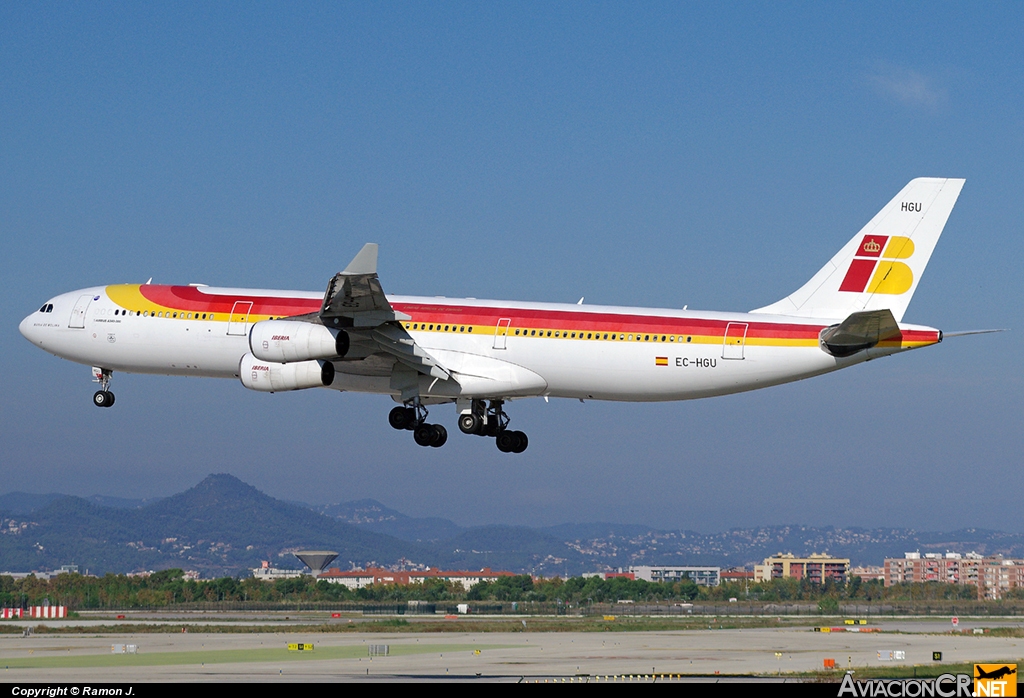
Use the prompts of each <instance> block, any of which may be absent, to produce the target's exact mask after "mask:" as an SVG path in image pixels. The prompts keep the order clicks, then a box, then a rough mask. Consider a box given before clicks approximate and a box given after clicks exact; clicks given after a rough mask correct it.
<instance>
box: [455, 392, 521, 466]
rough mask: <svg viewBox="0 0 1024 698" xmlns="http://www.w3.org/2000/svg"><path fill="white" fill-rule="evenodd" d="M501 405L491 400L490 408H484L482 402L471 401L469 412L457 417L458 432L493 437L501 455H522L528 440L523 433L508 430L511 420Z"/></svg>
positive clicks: (499, 401) (500, 402)
mask: <svg viewBox="0 0 1024 698" xmlns="http://www.w3.org/2000/svg"><path fill="white" fill-rule="evenodd" d="M502 404H504V402H503V401H502V400H491V404H490V407H486V406H485V403H484V401H483V400H473V403H472V407H471V411H470V412H466V413H465V414H460V415H459V430H460V431H461V432H462V433H463V434H476V435H477V436H493V437H494V441H495V444H496V445H497V446H498V450H499V451H501V452H502V453H522V452H523V451H525V450H526V447H527V446H529V444H530V440H529V439H528V438H527V437H526V434H524V433H523V432H521V431H512V430H510V429H509V428H508V424H509V422H510V421H511V420H510V419H509V416H508V415H507V414H506V413H505V411H504V410H503V409H502V408H501V406H502Z"/></svg>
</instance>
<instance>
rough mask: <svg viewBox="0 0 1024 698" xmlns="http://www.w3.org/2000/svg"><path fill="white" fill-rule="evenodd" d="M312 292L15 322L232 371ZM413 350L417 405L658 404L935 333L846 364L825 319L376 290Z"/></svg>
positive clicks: (151, 358)
mask: <svg viewBox="0 0 1024 698" xmlns="http://www.w3.org/2000/svg"><path fill="white" fill-rule="evenodd" d="M322 297H323V294H320V293H307V292H297V291H268V290H253V289H227V288H209V287H191V286H187V287H180V286H179V287H171V286H148V285H141V286H139V285H123V286H99V287H95V288H88V289H82V290H79V291H74V292H71V293H66V294H63V295H60V296H57V297H56V298H53V299H52V300H50V301H49V302H48V303H47V304H46V305H44V306H43V307H42V308H41V309H40V310H39V311H36V312H34V313H32V314H31V315H29V316H28V317H26V318H25V319H24V321H23V322H22V323H21V326H20V330H21V333H22V334H23V335H24V336H25V337H26V338H27V339H29V340H30V341H31V342H32V343H33V344H36V345H37V346H39V347H41V348H42V349H44V350H46V351H48V352H50V353H52V354H55V355H57V356H60V357H63V358H66V359H69V360H71V361H75V362H78V363H81V364H85V365H89V366H95V367H98V368H101V369H105V370H107V371H115V372H116V371H124V372H129V373H152V374H166V375H185V376H208V377H220V378H239V375H240V364H241V362H242V360H243V358H244V357H245V356H246V355H247V354H249V352H250V344H249V336H248V335H249V330H250V329H251V327H252V325H253V324H254V323H255V322H259V321H261V320H266V319H287V318H288V317H289V316H292V315H302V314H306V313H309V312H315V311H316V310H317V309H318V308H319V307H320V303H321V300H322ZM388 301H389V302H390V303H391V305H392V306H393V307H394V308H395V309H396V310H398V311H401V312H402V313H403V314H404V316H407V317H408V318H409V319H408V320H403V321H402V322H401V325H402V327H403V328H404V329H405V331H406V332H407V333H408V335H409V336H410V337H412V338H413V339H414V340H415V343H416V345H418V346H419V347H421V348H422V349H423V350H425V351H426V352H428V353H429V354H430V356H431V357H433V359H435V360H436V361H437V362H439V363H440V364H442V365H443V366H444V367H445V368H446V369H448V370H449V371H450V372H451V376H452V380H438V379H436V378H432V377H431V376H428V375H421V376H419V382H420V385H419V393H420V395H422V396H423V398H425V399H430V400H434V401H446V400H454V399H467V398H469V399H509V398H516V397H528V396H550V397H567V398H582V399H598V400H621V401H661V400H685V399H692V398H700V397H708V396H713V395H723V394H728V393H735V392H741V391H745V390H753V389H756V388H762V387H767V386H771V385H777V384H780V383H786V382H790V381H794V380H799V379H802V378H807V377H810V376H815V375H819V374H822V373H826V372H829V371H833V370H836V369H839V368H843V367H845V366H850V365H853V364H856V363H860V362H862V361H865V360H868V359H871V358H875V357H879V356H885V355H889V354H893V353H896V352H899V351H903V350H907V349H911V348H916V347H919V346H924V345H927V344H933V343H935V342H937V341H940V339H941V333H939V332H938V331H937V330H934V329H931V328H926V327H918V326H911V325H900V330H901V332H902V338H901V339H899V340H897V341H895V342H888V343H886V344H884V345H883V344H880V345H879V346H877V347H874V348H872V349H870V350H867V351H862V352H859V353H857V354H855V355H853V356H850V357H846V358H836V357H834V356H832V355H830V354H828V353H826V352H825V351H823V350H822V349H821V347H820V346H819V342H818V335H819V333H820V332H821V330H822V329H823V328H825V327H827V326H829V325H832V324H835V322H836V320H834V319H833V320H830V319H813V318H802V317H800V318H798V317H786V316H780V315H766V314H761V313H719V312H700V311H689V310H682V311H680V310H662V309H646V308H624V307H609V306H587V305H566V304H549V303H518V302H503V301H487V300H454V299H443V298H420V297H407V296H388ZM385 359H386V357H384V358H382V357H379V356H375V355H371V356H369V357H365V358H360V359H356V360H334V361H333V363H334V366H335V368H336V370H337V373H336V377H335V380H334V381H333V383H332V384H331V385H330V387H331V388H334V389H337V390H354V391H360V392H373V393H383V394H389V395H392V396H397V395H399V393H400V392H401V391H400V390H399V389H398V388H396V387H395V383H394V381H393V380H392V375H391V374H392V367H393V365H394V361H393V360H385Z"/></svg>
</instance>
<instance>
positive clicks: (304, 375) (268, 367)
mask: <svg viewBox="0 0 1024 698" xmlns="http://www.w3.org/2000/svg"><path fill="white" fill-rule="evenodd" d="M295 324H298V323H295ZM238 377H239V378H241V379H242V385H244V386H245V387H246V388H248V389H249V390H259V391H260V392H264V393H276V392H281V391H285V390H303V389H305V388H320V387H326V386H328V385H330V384H331V383H333V382H334V364H332V363H331V362H330V361H296V362H294V363H290V364H282V363H277V362H274V361H262V360H260V359H257V358H256V357H255V356H253V355H252V354H246V355H245V356H243V357H242V361H241V363H239V365H238Z"/></svg>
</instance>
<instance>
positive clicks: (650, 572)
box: [629, 566, 722, 587]
mask: <svg viewBox="0 0 1024 698" xmlns="http://www.w3.org/2000/svg"><path fill="white" fill-rule="evenodd" d="M629 571H630V572H632V573H633V576H634V577H635V578H636V579H643V580H644V581H648V582H681V581H683V580H684V579H689V580H690V581H692V582H693V583H694V584H697V585H699V586H705V587H716V586H718V585H719V584H721V575H722V568H721V567H647V566H639V567H630V568H629Z"/></svg>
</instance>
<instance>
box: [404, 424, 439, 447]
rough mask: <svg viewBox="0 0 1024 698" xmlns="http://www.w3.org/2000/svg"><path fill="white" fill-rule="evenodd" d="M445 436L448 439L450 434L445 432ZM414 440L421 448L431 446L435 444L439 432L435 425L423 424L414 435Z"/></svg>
mask: <svg viewBox="0 0 1024 698" xmlns="http://www.w3.org/2000/svg"><path fill="white" fill-rule="evenodd" d="M444 436H445V439H447V438H448V433H447V432H445V435H444ZM412 438H413V439H414V440H415V441H416V443H417V444H419V445H420V446H431V445H433V443H434V439H436V438H437V431H436V430H435V429H434V425H433V424H421V425H419V426H418V427H416V430H415V431H414V432H413V433H412Z"/></svg>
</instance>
